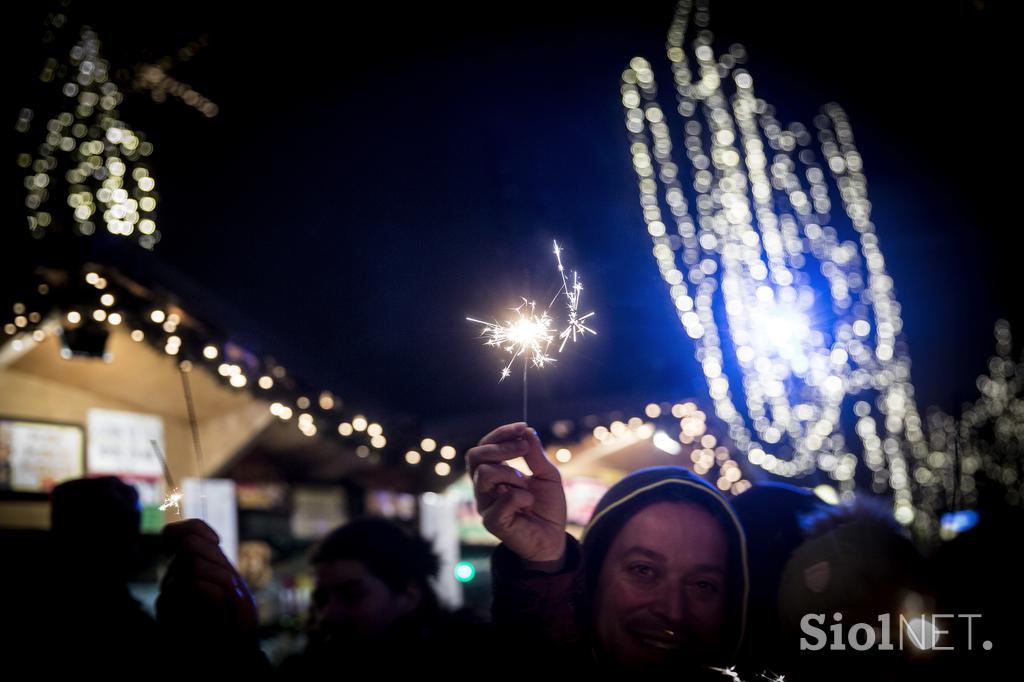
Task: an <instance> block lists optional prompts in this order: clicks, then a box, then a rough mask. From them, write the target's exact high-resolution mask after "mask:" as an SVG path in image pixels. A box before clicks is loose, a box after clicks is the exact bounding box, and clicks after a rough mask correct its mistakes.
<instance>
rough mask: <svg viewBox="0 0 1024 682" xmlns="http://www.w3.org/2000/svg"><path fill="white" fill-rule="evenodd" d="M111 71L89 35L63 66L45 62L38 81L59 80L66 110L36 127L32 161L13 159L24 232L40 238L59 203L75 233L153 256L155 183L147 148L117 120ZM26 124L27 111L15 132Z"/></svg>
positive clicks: (94, 38) (84, 35)
mask: <svg viewBox="0 0 1024 682" xmlns="http://www.w3.org/2000/svg"><path fill="white" fill-rule="evenodd" d="M110 71H111V67H110V64H109V63H108V62H107V61H106V60H105V59H102V58H101V57H100V41H99V39H98V38H97V36H96V33H95V32H94V31H92V30H90V29H88V28H85V29H83V30H82V32H81V34H80V39H79V41H78V43H77V44H76V45H75V46H74V47H72V48H71V51H70V54H69V59H68V62H67V64H65V65H59V64H58V63H57V60H56V59H49V60H48V61H47V62H46V64H45V66H44V67H43V71H42V73H41V74H40V78H41V80H43V81H44V82H52V81H54V80H56V79H58V78H59V79H61V80H64V82H63V84H62V85H61V91H62V93H63V95H64V97H65V98H66V105H65V107H64V110H63V111H61V112H60V113H58V114H57V115H55V116H53V117H52V118H50V119H49V120H48V121H46V123H45V124H43V125H41V126H39V133H41V134H42V135H43V139H42V140H41V144H39V146H38V148H37V149H38V151H37V152H36V154H35V155H34V156H33V155H31V154H21V155H20V156H19V157H18V164H19V165H20V166H21V167H22V168H23V169H25V170H26V171H27V172H28V174H27V175H26V176H25V188H26V190H27V196H26V198H25V205H26V206H27V208H28V209H29V214H28V226H29V229H30V230H31V231H32V232H33V234H35V235H37V236H39V235H42V234H43V233H45V232H46V231H47V230H48V229H50V227H51V224H52V222H53V220H54V215H53V214H52V213H51V211H55V210H57V209H56V207H55V206H56V205H60V204H64V205H65V206H67V207H68V208H70V216H69V217H70V218H71V222H72V224H73V225H74V229H75V231H76V232H77V233H78V234H80V235H91V234H93V233H95V231H96V229H97V225H98V224H100V225H104V226H105V227H106V229H107V231H108V232H110V233H111V234H115V235H120V236H124V237H129V238H132V239H135V240H137V241H138V243H139V245H141V246H142V247H143V248H146V249H152V248H153V247H154V246H155V245H156V243H157V242H158V241H159V240H160V232H159V231H158V230H157V229H156V222H155V221H154V210H155V208H156V197H155V196H154V195H153V189H154V187H155V182H154V181H153V178H152V177H150V175H149V170H148V169H147V168H146V167H145V166H143V165H141V164H140V162H141V160H142V159H143V158H144V157H146V156H148V155H149V154H151V153H152V151H153V145H152V144H151V143H149V142H147V141H145V139H144V136H143V135H142V134H141V133H139V132H136V131H133V130H131V129H130V128H129V127H128V126H127V125H126V124H125V123H124V122H122V121H120V120H119V118H118V117H119V114H118V111H117V107H118V106H119V105H120V104H121V100H122V95H121V92H120V90H119V89H118V87H117V85H116V84H115V83H114V82H113V80H112V79H111V73H110ZM33 118H34V114H33V112H32V111H31V110H30V109H23V110H22V111H21V114H20V116H19V117H18V122H17V124H16V126H15V127H16V129H17V130H19V131H20V132H29V130H31V128H32V119H33ZM40 123H41V122H40ZM55 181H56V182H60V183H62V190H61V192H60V193H59V194H61V196H60V198H59V199H57V200H56V201H52V200H51V197H53V196H54V195H56V194H58V193H57V192H55V191H54V190H53V187H52V186H51V183H52V182H55ZM51 205H53V206H54V208H51ZM62 210H63V209H62Z"/></svg>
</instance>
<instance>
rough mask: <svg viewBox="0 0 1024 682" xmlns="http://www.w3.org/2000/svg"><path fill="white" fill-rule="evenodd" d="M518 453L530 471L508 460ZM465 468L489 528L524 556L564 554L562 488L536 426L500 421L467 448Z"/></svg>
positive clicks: (544, 558) (550, 558) (543, 558)
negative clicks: (518, 468) (524, 470)
mask: <svg viewBox="0 0 1024 682" xmlns="http://www.w3.org/2000/svg"><path fill="white" fill-rule="evenodd" d="M516 457H523V458H525V459H526V464H527V466H529V467H530V471H531V472H532V474H533V475H532V476H527V475H525V474H523V473H522V472H520V471H518V470H516V469H513V468H512V467H510V466H509V465H508V464H506V462H507V461H508V460H510V459H515V458H516ZM466 469H467V471H469V474H470V477H471V478H472V480H473V493H474V495H475V497H476V504H477V509H478V510H479V512H480V515H481V516H482V517H483V522H484V527H485V528H487V530H489V531H490V532H491V533H493V534H494V535H495V536H496V537H497V538H498V539H499V540H501V541H502V542H504V543H505V546H507V547H508V548H509V549H511V550H512V551H513V552H515V553H516V554H518V555H519V556H520V558H522V559H524V560H526V561H531V562H545V563H547V562H557V561H559V560H561V559H562V557H563V555H564V554H565V524H566V516H567V513H566V502H565V490H564V489H563V488H562V477H561V474H560V473H559V472H558V468H557V467H556V466H555V465H554V463H552V461H551V460H550V459H548V457H547V455H546V454H545V453H544V448H543V447H542V446H541V443H540V438H538V437H537V432H536V431H534V430H533V429H532V428H530V427H529V426H527V425H526V424H524V423H522V422H519V423H516V424H506V425H504V426H499V427H498V428H496V429H494V430H493V431H491V432H490V433H488V434H487V435H486V436H484V437H483V438H481V439H480V442H479V444H477V446H476V447H474V448H470V449H469V451H468V452H467V453H466Z"/></svg>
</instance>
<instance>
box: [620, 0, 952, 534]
mask: <svg viewBox="0 0 1024 682" xmlns="http://www.w3.org/2000/svg"><path fill="white" fill-rule="evenodd" d="M707 9H708V7H707V2H706V0H701V1H698V2H697V3H696V11H693V10H694V3H693V2H692V1H691V0H682V1H681V2H680V3H679V4H678V6H677V10H676V14H675V17H674V19H673V22H672V25H671V27H670V29H669V34H668V41H667V54H668V59H669V62H670V65H671V70H672V74H673V78H674V86H675V91H676V97H677V102H678V106H677V110H678V112H679V114H680V115H681V119H680V122H679V123H678V124H675V123H673V124H672V127H675V128H676V129H678V130H679V131H680V132H681V133H682V136H681V137H682V141H683V146H684V153H685V155H686V162H687V165H688V166H689V173H688V175H689V183H688V184H689V186H688V187H687V186H685V185H686V184H687V182H686V181H687V178H686V177H684V174H683V172H682V171H681V169H680V166H679V165H677V163H676V162H675V160H674V158H675V155H674V150H673V142H672V139H671V138H670V135H669V131H670V123H669V121H668V116H667V115H666V113H665V112H664V111H663V110H662V108H661V106H660V105H659V104H658V99H657V84H656V82H655V78H654V73H653V70H652V68H651V65H650V64H649V63H648V62H647V61H646V60H645V59H643V58H640V57H637V58H634V59H633V60H632V61H631V62H630V65H629V68H628V69H626V71H625V72H624V73H623V76H622V88H621V93H622V104H623V106H624V109H625V114H626V128H627V130H628V131H629V138H630V143H631V146H630V151H631V154H632V158H633V167H634V169H635V171H636V174H637V177H638V180H639V189H640V203H641V208H642V211H643V217H644V221H645V223H646V226H647V232H648V234H649V235H650V237H651V239H652V241H653V255H654V257H655V260H656V262H657V265H658V269H659V270H660V272H661V276H662V278H663V279H664V281H665V282H666V284H667V285H668V288H669V294H670V296H671V298H672V301H673V303H674V305H675V309H676V311H677V313H678V315H679V319H680V321H681V322H682V325H683V328H684V330H685V331H686V333H687V335H688V336H689V337H691V338H692V339H693V341H694V344H695V345H696V359H697V361H698V362H699V363H700V365H701V368H702V370H703V373H704V375H705V378H706V381H707V386H708V393H709V395H710V397H711V400H712V402H713V404H714V409H715V413H716V414H717V416H718V417H719V418H720V419H722V420H723V421H724V422H725V423H726V424H728V429H729V436H730V438H731V439H732V441H733V442H734V443H735V445H736V447H737V448H738V449H739V450H740V451H741V452H742V453H745V454H746V456H747V459H748V461H750V462H751V463H752V464H755V465H757V466H760V467H762V468H763V469H765V470H767V471H768V472H770V473H772V474H775V475H778V476H784V477H799V476H804V475H807V474H810V473H812V472H814V471H815V470H817V469H822V470H824V471H826V472H827V473H828V474H829V475H830V476H831V477H832V478H833V479H835V480H836V482H837V483H838V486H839V488H840V490H841V491H842V493H844V494H845V495H846V496H849V495H850V494H852V492H853V490H854V486H855V483H854V480H855V479H854V476H855V474H856V470H857V467H858V466H859V465H860V463H861V461H862V460H863V464H864V465H866V466H867V468H868V469H869V470H870V471H871V479H872V487H873V489H874V490H875V492H878V493H881V492H885V491H886V490H887V489H889V488H891V490H892V494H893V498H894V512H895V516H896V518H897V519H899V520H900V521H901V522H904V523H906V524H910V523H912V522H915V521H916V522H918V523H916V524H915V529H916V530H921V531H924V532H926V533H927V532H928V529H929V527H930V525H931V524H932V523H933V521H934V509H935V503H936V500H937V496H936V495H930V494H923V495H921V496H920V497H918V498H917V499H912V492H911V491H912V488H911V479H912V477H914V478H916V479H917V480H921V479H923V478H928V479H929V480H932V481H933V482H935V483H936V484H938V485H941V486H946V485H948V484H949V482H950V481H949V476H948V475H946V474H945V473H943V471H940V470H933V469H932V467H931V466H930V465H929V462H928V452H929V450H928V445H927V443H926V442H925V440H924V435H923V432H922V423H921V417H920V416H919V414H918V410H917V407H916V404H915V401H914V391H913V386H912V385H911V383H910V358H909V356H908V354H907V352H906V349H905V348H904V347H902V345H901V344H900V343H899V342H898V337H899V335H900V332H901V331H902V328H903V322H902V319H901V316H900V304H899V303H898V302H897V300H896V298H895V295H894V290H893V280H892V278H891V277H890V276H889V275H888V274H887V272H886V268H885V258H884V256H883V255H882V251H881V249H880V246H879V239H878V236H877V234H876V230H875V225H874V223H873V222H872V220H871V204H870V202H869V200H868V196H867V181H866V178H865V176H864V173H863V162H862V159H861V156H860V154H859V153H858V151H857V148H856V146H855V144H854V139H853V132H852V128H851V126H850V122H849V120H848V119H847V117H846V113H845V112H844V111H843V110H842V109H841V108H840V107H839V106H838V105H836V104H829V105H826V106H825V107H824V108H823V109H822V113H821V114H820V115H819V116H817V117H816V118H815V120H814V126H815V129H814V130H811V129H808V128H807V127H806V126H804V125H802V124H799V123H794V124H791V125H789V126H788V127H787V126H783V125H782V124H781V123H779V121H777V120H776V119H775V116H774V110H773V108H772V106H771V105H769V104H768V103H767V102H766V101H765V100H763V99H761V98H759V97H757V96H756V95H755V91H754V81H753V78H752V76H751V74H750V72H748V71H747V70H745V69H742V68H740V67H739V64H740V63H742V62H743V61H744V60H745V58H746V52H745V50H744V48H743V47H742V46H739V45H734V46H732V47H730V48H729V50H728V51H727V52H724V53H721V54H716V53H715V49H714V47H713V46H712V41H713V36H712V34H711V32H710V31H708V30H707V26H708V12H707ZM691 19H692V22H691ZM691 23H692V26H691ZM691 30H692V31H693V33H694V34H695V35H689V36H688V33H690V32H691ZM691 38H692V53H689V54H688V52H687V49H686V44H685V42H686V41H687V40H689V39H691ZM815 143H817V144H818V145H819V147H820V149H815V147H814V145H815ZM836 208H838V209H840V210H834V209H836ZM724 333H728V334H729V336H730V337H731V343H728V344H723V338H722V335H723V334H724ZM733 349H735V352H734V353H733V352H731V351H732V350H733ZM727 353H728V354H729V357H726V354H727ZM737 377H738V379H739V380H738V381H736V378H737ZM850 396H855V397H857V398H859V400H853V399H851V398H850ZM850 405H853V410H854V412H855V414H856V417H857V423H856V433H857V435H858V437H859V438H860V444H861V446H862V447H861V448H851V447H850V444H848V443H847V442H846V440H845V438H844V435H843V433H842V431H841V428H840V421H841V420H840V417H841V415H842V413H843V410H844V409H848V408H849V406H850ZM684 432H685V426H684ZM851 450H859V451H860V452H861V453H862V455H861V454H854V453H853V452H852V451H851ZM766 453H770V454H766ZM908 462H909V464H908ZM919 472H927V473H919ZM723 485H724V481H723ZM919 512H924V513H919Z"/></svg>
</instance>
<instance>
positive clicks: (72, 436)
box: [0, 419, 85, 493]
mask: <svg viewBox="0 0 1024 682" xmlns="http://www.w3.org/2000/svg"><path fill="white" fill-rule="evenodd" d="M84 475H85V434H84V433H83V432H82V427H80V426H75V425H73V424H51V423H47V422H35V421H28V420H20V419H0V490H9V491H13V492H24V493H47V492H49V491H50V490H51V489H53V487H54V486H55V485H57V484H58V483H60V482H62V481H66V480H69V479H72V478H81V477H82V476H84Z"/></svg>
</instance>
